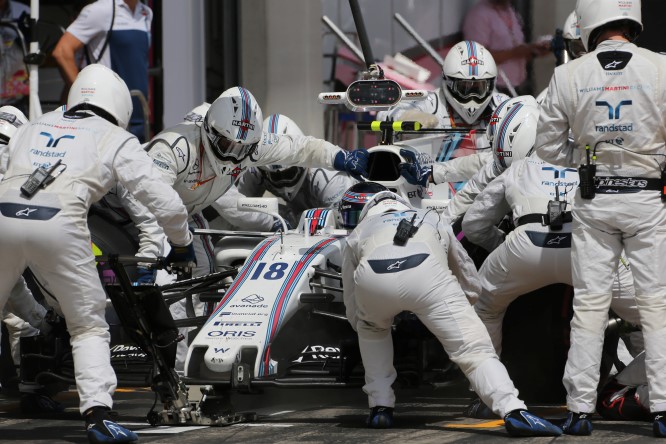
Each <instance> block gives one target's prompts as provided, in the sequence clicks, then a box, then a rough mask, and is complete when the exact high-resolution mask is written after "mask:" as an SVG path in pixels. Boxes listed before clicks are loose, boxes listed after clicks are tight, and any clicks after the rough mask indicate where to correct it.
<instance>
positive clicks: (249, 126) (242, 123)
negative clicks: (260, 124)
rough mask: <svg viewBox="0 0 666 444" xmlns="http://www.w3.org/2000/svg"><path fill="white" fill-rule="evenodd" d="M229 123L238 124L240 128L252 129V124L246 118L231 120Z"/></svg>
mask: <svg viewBox="0 0 666 444" xmlns="http://www.w3.org/2000/svg"><path fill="white" fill-rule="evenodd" d="M231 124H232V125H233V126H238V127H241V128H245V129H251V130H254V125H252V124H251V123H250V122H248V121H247V120H232V121H231Z"/></svg>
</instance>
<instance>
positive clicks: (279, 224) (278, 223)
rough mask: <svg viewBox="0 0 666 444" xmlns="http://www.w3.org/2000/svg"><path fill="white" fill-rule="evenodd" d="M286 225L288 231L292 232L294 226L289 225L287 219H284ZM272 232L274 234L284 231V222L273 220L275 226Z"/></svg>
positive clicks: (275, 218)
mask: <svg viewBox="0 0 666 444" xmlns="http://www.w3.org/2000/svg"><path fill="white" fill-rule="evenodd" d="M284 224H285V225H286V226H287V230H291V229H292V226H291V224H289V221H288V220H287V219H284ZM271 231H272V232H273V233H277V232H278V231H282V221H281V220H280V219H278V218H277V217H274V218H273V226H272V227H271Z"/></svg>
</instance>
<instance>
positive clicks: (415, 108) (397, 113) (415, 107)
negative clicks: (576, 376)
mask: <svg viewBox="0 0 666 444" xmlns="http://www.w3.org/2000/svg"><path fill="white" fill-rule="evenodd" d="M508 99H509V96H507V95H505V94H502V93H499V92H495V93H494V94H493V97H492V99H491V100H490V102H489V103H488V106H487V108H486V110H485V112H484V113H483V114H481V116H480V117H479V120H478V121H476V122H474V123H473V124H468V123H467V122H465V121H464V120H463V119H462V118H461V117H460V116H459V115H458V114H457V113H456V111H455V110H454V109H453V108H452V107H451V106H450V105H449V104H448V103H447V102H446V99H445V98H444V94H443V93H442V91H441V88H437V89H436V90H434V91H431V92H430V93H429V94H428V97H427V98H426V99H425V100H421V101H416V102H401V103H400V104H398V106H396V107H395V108H393V109H391V110H390V111H382V112H380V113H377V120H385V119H386V118H387V117H388V118H389V119H391V120H405V118H404V117H403V115H405V113H407V114H406V116H407V117H409V116H410V115H413V116H417V117H418V115H419V113H423V115H424V117H425V116H426V115H428V116H433V117H434V120H435V121H436V125H432V126H431V127H433V128H449V129H459V130H461V131H465V132H470V133H471V135H470V136H469V137H471V138H472V139H473V141H474V145H475V147H474V148H475V149H478V150H480V151H479V152H476V153H471V154H470V153H469V152H468V151H466V154H468V155H464V156H460V157H455V158H451V156H452V155H454V156H455V154H453V151H454V150H455V148H453V149H451V148H452V147H451V146H450V145H451V144H453V145H456V140H455V137H454V140H450V141H449V142H447V141H446V140H445V142H444V144H443V145H442V147H441V149H440V152H439V153H434V155H433V156H432V157H433V159H435V160H436V161H437V163H435V164H433V171H432V173H433V174H432V175H433V181H434V183H435V184H441V183H444V182H459V181H463V180H467V179H469V178H470V177H472V176H473V175H474V173H476V172H477V171H478V170H479V169H480V168H481V167H482V166H483V165H484V164H485V163H486V162H487V161H488V160H489V159H491V158H492V151H491V150H490V143H489V142H488V138H487V137H486V127H487V126H488V122H489V120H490V117H491V115H492V113H493V111H495V108H497V106H498V105H499V104H500V103H502V102H504V101H505V100H508ZM410 118H411V117H410ZM422 120H423V119H422ZM432 123H435V122H432ZM459 142H461V140H458V143H459ZM457 146H459V145H457Z"/></svg>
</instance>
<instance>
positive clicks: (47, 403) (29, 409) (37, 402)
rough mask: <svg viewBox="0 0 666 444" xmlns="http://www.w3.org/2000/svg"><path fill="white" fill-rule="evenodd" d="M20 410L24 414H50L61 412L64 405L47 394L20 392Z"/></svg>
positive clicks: (63, 409)
mask: <svg viewBox="0 0 666 444" xmlns="http://www.w3.org/2000/svg"><path fill="white" fill-rule="evenodd" d="M19 405H20V408H21V412H22V413H24V414H39V415H44V414H46V415H50V414H55V413H62V412H64V411H65V407H64V406H63V405H62V404H60V403H59V402H58V401H56V400H55V399H53V398H51V397H50V396H48V395H42V394H39V393H23V394H21V403H20V404H19Z"/></svg>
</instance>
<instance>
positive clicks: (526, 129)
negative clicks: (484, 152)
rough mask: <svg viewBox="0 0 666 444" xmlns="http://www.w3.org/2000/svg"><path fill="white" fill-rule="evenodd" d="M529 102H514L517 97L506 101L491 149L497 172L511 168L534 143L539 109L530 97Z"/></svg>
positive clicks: (525, 155) (527, 152) (528, 152)
mask: <svg viewBox="0 0 666 444" xmlns="http://www.w3.org/2000/svg"><path fill="white" fill-rule="evenodd" d="M528 97H531V98H532V100H529V101H515V99H517V98H518V97H516V98H514V99H511V100H507V102H512V101H513V103H507V104H506V106H505V110H506V112H505V113H503V117H502V118H501V119H500V121H499V122H498V123H497V132H496V134H495V137H494V138H493V142H492V144H491V147H492V149H493V159H494V161H495V166H496V167H497V169H498V170H499V171H504V170H506V169H507V168H509V167H510V166H511V164H512V163H513V161H514V160H520V159H523V158H525V157H527V156H528V155H529V154H530V151H532V148H534V142H535V141H536V134H537V123H538V122H539V108H538V107H537V106H534V105H533V102H536V101H535V100H534V98H533V97H532V96H528Z"/></svg>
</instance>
